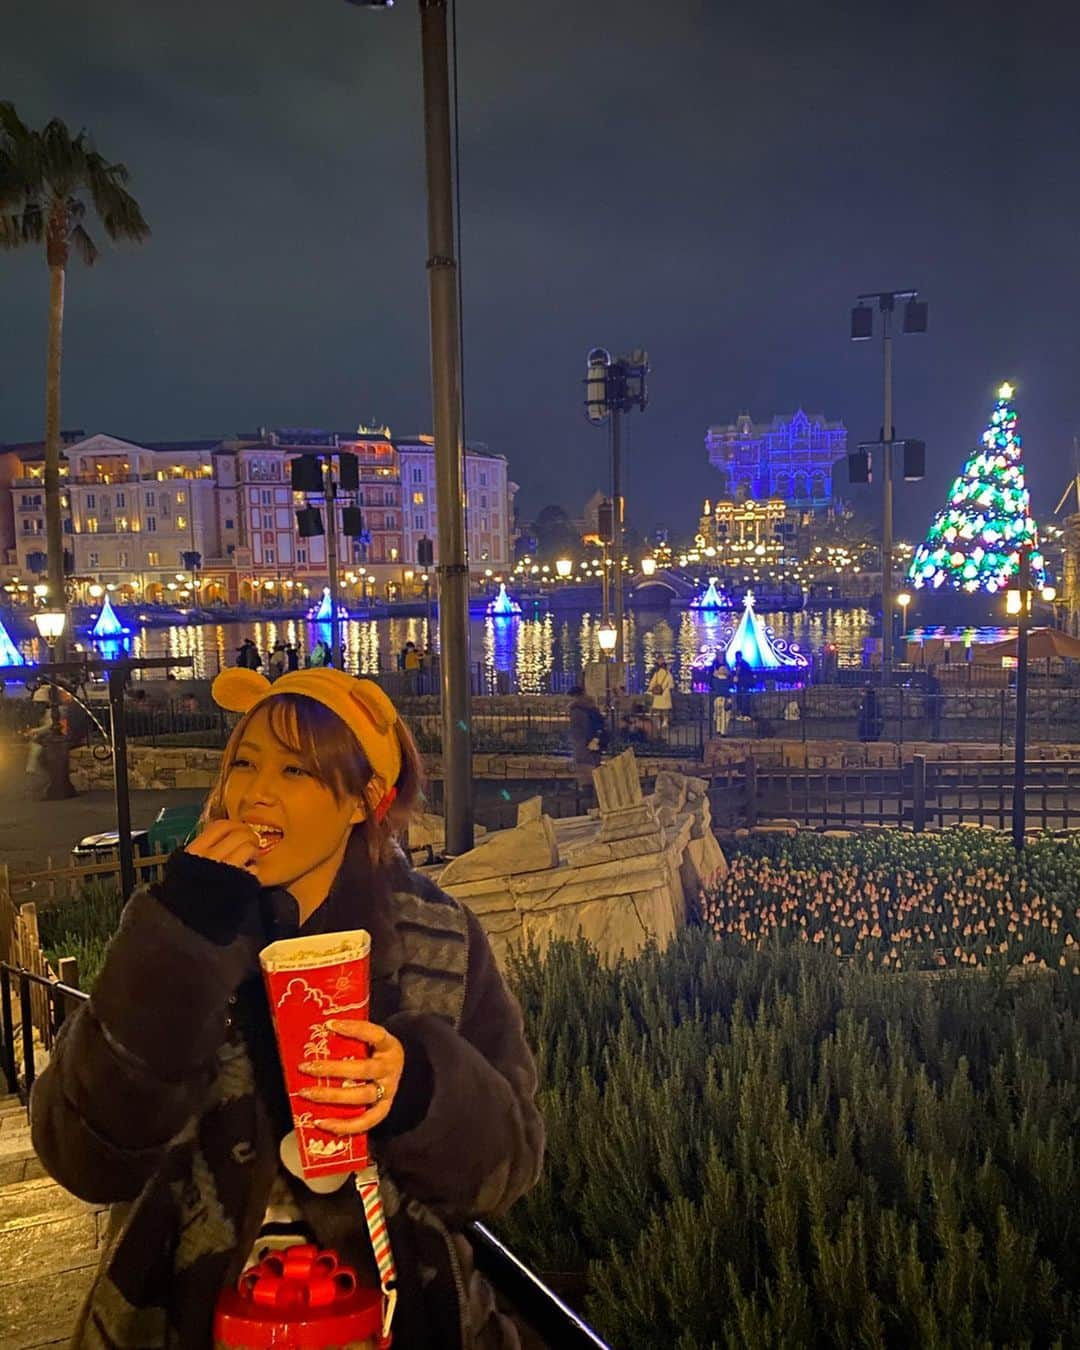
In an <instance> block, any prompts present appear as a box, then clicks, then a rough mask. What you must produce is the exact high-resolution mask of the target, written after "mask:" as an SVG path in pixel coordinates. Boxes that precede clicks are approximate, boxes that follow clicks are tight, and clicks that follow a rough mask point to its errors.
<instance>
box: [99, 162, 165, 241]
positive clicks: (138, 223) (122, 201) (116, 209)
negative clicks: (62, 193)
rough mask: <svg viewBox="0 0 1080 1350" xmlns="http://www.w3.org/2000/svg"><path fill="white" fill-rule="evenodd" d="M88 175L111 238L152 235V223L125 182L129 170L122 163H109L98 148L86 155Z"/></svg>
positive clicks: (107, 232)
mask: <svg viewBox="0 0 1080 1350" xmlns="http://www.w3.org/2000/svg"><path fill="white" fill-rule="evenodd" d="M86 170H87V173H86V179H87V186H88V187H89V189H90V195H91V197H92V199H93V202H94V210H95V211H96V212H97V213H98V215H99V216H100V217H101V223H102V224H103V225H104V226H105V233H106V234H107V235H108V236H109V238H110V239H129V240H131V241H132V242H133V243H136V244H137V243H141V242H142V240H144V239H146V238H148V237H149V234H150V226H149V225H148V224H147V223H146V220H145V219H144V217H143V213H142V208H141V207H140V206H139V203H138V202H137V201H136V200H135V198H134V197H133V196H132V195H131V193H130V192H128V191H127V189H126V188H125V187H124V186H123V184H124V183H125V182H126V180H127V170H126V169H125V168H124V166H123V165H122V164H108V163H106V161H105V160H104V159H103V158H102V157H101V156H100V155H99V154H97V153H96V152H94V153H92V154H90V155H88V156H87V160H86Z"/></svg>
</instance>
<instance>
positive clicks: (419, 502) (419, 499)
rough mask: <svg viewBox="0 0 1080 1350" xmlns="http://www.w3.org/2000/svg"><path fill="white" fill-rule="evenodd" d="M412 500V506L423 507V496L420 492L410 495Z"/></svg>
mask: <svg viewBox="0 0 1080 1350" xmlns="http://www.w3.org/2000/svg"><path fill="white" fill-rule="evenodd" d="M412 500H413V506H423V504H424V494H423V493H422V492H414V493H413V495H412Z"/></svg>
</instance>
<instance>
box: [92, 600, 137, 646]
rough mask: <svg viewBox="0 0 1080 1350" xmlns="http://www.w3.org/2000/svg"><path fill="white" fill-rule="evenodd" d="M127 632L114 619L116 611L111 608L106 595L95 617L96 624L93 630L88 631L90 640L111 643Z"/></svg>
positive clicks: (110, 602)
mask: <svg viewBox="0 0 1080 1350" xmlns="http://www.w3.org/2000/svg"><path fill="white" fill-rule="evenodd" d="M128 631H129V630H128V629H127V628H125V627H124V625H123V624H122V623H121V622H120V620H119V619H118V618H117V617H116V610H114V609H113V607H112V601H111V600H110V599H109V597H108V595H106V596H105V601H104V603H103V604H102V606H101V613H100V614H99V615H98V616H97V622H96V623H95V624H94V626H93V628H91V629H90V636H91V638H92V639H93V640H94V641H95V642H98V641H101V640H109V641H111V640H113V639H115V638H118V637H123V635H124V634H125V633H127V632H128Z"/></svg>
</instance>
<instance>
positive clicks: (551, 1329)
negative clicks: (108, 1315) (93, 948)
mask: <svg viewBox="0 0 1080 1350" xmlns="http://www.w3.org/2000/svg"><path fill="white" fill-rule="evenodd" d="M13 977H14V978H15V979H16V980H18V982H19V1003H20V1015H21V1019H22V1028H21V1038H20V1039H21V1041H22V1059H23V1064H22V1069H23V1082H24V1084H25V1089H24V1090H25V1094H26V1101H27V1104H28V1105H29V1101H30V1089H31V1088H32V1087H33V1084H34V1042H33V1028H32V1026H31V1021H30V986H31V984H37V985H43V986H44V987H45V989H46V991H47V993H48V998H49V1003H50V1006H53V1007H57V1006H58V1007H59V1010H60V1015H59V1017H58V1018H57V1020H56V1023H55V1029H56V1030H59V1027H60V1025H61V1024H62V1023H63V1020H64V1013H63V1001H64V999H72V1000H73V1001H74V1002H77V1003H85V1002H88V1001H89V998H90V995H89V994H88V993H87V992H86V991H85V990H84V989H76V988H74V987H73V986H72V985H69V984H63V983H62V982H61V981H59V980H50V979H48V978H47V977H46V976H44V975H35V974H34V973H33V971H30V970H24V969H23V968H22V967H21V966H12V965H9V964H8V963H7V962H6V961H0V1036H2V1038H3V1039H2V1043H0V1066H2V1068H3V1071H4V1074H5V1076H6V1078H7V1084H8V1090H9V1091H10V1092H12V1093H18V1091H19V1075H18V1066H17V1065H16V1062H15V1044H14V1039H15V1034H14V1021H13V1018H12V1008H11V980H12V978H13ZM465 1236H466V1237H467V1238H468V1239H469V1242H470V1243H471V1244H472V1247H473V1250H474V1252H475V1255H476V1264H477V1268H478V1269H479V1270H481V1271H482V1272H483V1273H484V1274H485V1275H486V1276H487V1278H488V1279H489V1280H490V1281H491V1284H492V1285H493V1286H494V1288H495V1289H496V1290H497V1291H498V1292H499V1293H500V1294H502V1296H503V1297H504V1298H505V1299H507V1300H508V1301H509V1302H510V1304H511V1305H512V1306H513V1307H514V1308H515V1309H516V1310H517V1311H518V1312H519V1313H520V1314H521V1316H522V1317H523V1318H524V1319H525V1321H526V1322H527V1323H528V1325H529V1326H530V1327H532V1328H533V1330H534V1331H536V1332H537V1333H538V1334H539V1335H540V1336H542V1337H543V1338H544V1339H545V1340H546V1341H548V1342H550V1344H552V1345H557V1346H559V1348H560V1350H563V1347H566V1348H567V1350H610V1347H609V1346H608V1344H607V1342H606V1341H603V1340H601V1339H600V1337H599V1336H598V1335H597V1334H596V1332H595V1331H593V1329H592V1328H591V1327H590V1326H589V1325H588V1323H587V1322H584V1321H583V1320H582V1319H581V1318H580V1317H579V1316H578V1315H577V1313H575V1312H574V1311H573V1309H572V1308H570V1307H568V1306H567V1304H565V1303H564V1302H563V1301H562V1299H561V1298H559V1296H558V1294H556V1293H555V1291H554V1290H553V1289H550V1288H549V1287H548V1286H547V1285H546V1284H545V1283H544V1281H543V1280H542V1279H541V1278H540V1276H539V1275H537V1274H536V1272H535V1271H533V1270H531V1269H530V1268H529V1267H528V1266H527V1265H526V1264H525V1263H524V1261H522V1260H521V1259H520V1258H519V1257H517V1256H515V1255H514V1253H513V1252H512V1251H511V1250H510V1248H509V1247H507V1246H506V1244H505V1243H503V1242H501V1241H500V1240H499V1239H498V1238H497V1237H496V1236H495V1235H494V1234H493V1233H492V1232H491V1231H490V1229H488V1228H487V1227H486V1226H485V1225H484V1224H482V1223H478V1222H475V1221H474V1222H472V1223H467V1224H466V1225H465Z"/></svg>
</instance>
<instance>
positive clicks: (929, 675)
mask: <svg viewBox="0 0 1080 1350" xmlns="http://www.w3.org/2000/svg"><path fill="white" fill-rule="evenodd" d="M944 702H945V695H944V693H943V691H942V688H941V681H940V680H939V679H938V677H937V671H936V670H935V669H934V667H933V666H927V668H926V715H927V717H928V718H929V719H930V739H931V740H932V741H940V740H941V709H942V704H943V703H944Z"/></svg>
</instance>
